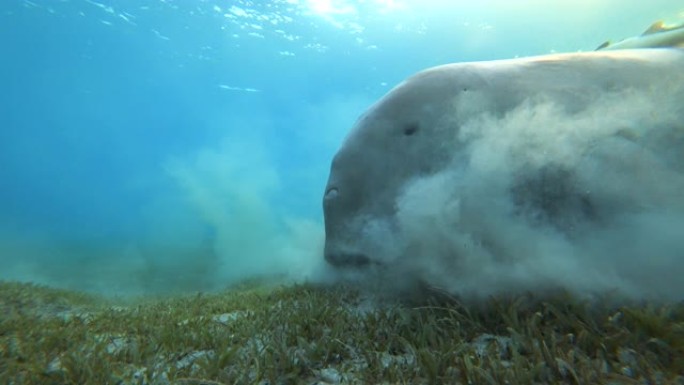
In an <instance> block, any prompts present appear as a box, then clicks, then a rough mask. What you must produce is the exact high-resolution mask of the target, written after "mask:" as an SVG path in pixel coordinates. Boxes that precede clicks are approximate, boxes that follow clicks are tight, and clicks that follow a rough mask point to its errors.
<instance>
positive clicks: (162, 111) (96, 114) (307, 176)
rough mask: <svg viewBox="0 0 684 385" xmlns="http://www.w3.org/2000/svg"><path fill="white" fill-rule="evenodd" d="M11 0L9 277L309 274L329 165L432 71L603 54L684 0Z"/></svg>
mask: <svg viewBox="0 0 684 385" xmlns="http://www.w3.org/2000/svg"><path fill="white" fill-rule="evenodd" d="M512 3H513V2H508V1H504V0H490V1H484V2H477V4H471V3H468V2H459V1H451V2H450V1H441V2H440V1H433V2H429V1H418V0H415V1H401V0H396V1H391V0H385V1H379V0H378V1H333V0H329V1H313V0H311V1H303V0H300V1H297V0H289V1H269V2H267V1H219V0H213V1H208V0H206V1H205V0H182V1H181V0H177V1H172V0H120V1H115V0H108V1H107V0H102V1H99V2H98V1H90V0H32V1H29V0H5V1H3V2H1V3H0V47H1V49H2V54H1V55H2V56H0V85H2V89H3V92H2V93H0V106H1V107H0V278H1V279H20V280H29V281H37V282H42V283H49V284H53V285H58V286H65V287H71V288H78V289H88V290H97V291H115V292H116V291H133V292H135V291H141V290H142V291H168V290H180V291H183V290H197V289H207V288H216V287H221V286H222V285H225V284H227V283H230V282H234V281H236V280H239V279H242V278H245V277H250V276H253V275H261V274H270V273H276V274H280V275H286V276H287V275H292V276H295V277H307V276H309V275H311V274H316V268H314V267H313V266H315V265H317V264H319V263H320V262H321V260H322V257H321V256H320V246H321V242H322V211H321V204H320V201H321V196H322V191H323V186H324V185H325V181H326V178H327V173H328V168H329V162H330V160H331V158H332V156H333V155H334V153H335V151H336V149H337V147H338V146H339V144H340V142H341V141H342V139H343V137H344V135H345V133H346V132H347V130H348V129H349V128H350V127H351V125H352V124H353V123H354V121H355V119H356V118H357V116H358V115H359V114H360V113H362V112H363V110H364V109H365V108H367V107H368V106H369V105H370V104H371V103H372V102H373V101H374V100H376V99H377V98H379V97H380V96H382V95H383V94H384V93H385V92H387V91H388V90H389V89H390V88H391V87H392V86H393V85H395V84H397V83H398V82H400V81H401V80H402V79H404V78H405V77H407V76H409V75H411V74H412V73H414V72H416V71H419V70H421V69H424V68H427V67H430V66H434V65H439V64H444V63H449V62H458V61H471V60H490V59H502V58H510V57H515V56H528V55H536V54H545V53H549V52H564V51H579V50H592V49H594V48H595V47H596V46H598V45H599V44H600V43H602V42H603V41H605V40H607V39H614V40H615V39H618V40H619V39H620V38H624V37H628V36H632V35H635V34H638V33H640V32H641V31H643V30H644V29H645V28H646V27H647V26H648V25H650V24H651V23H652V22H654V21H655V20H658V19H662V18H673V17H678V15H680V14H681V12H682V11H683V10H684V9H683V8H682V6H681V3H680V2H679V1H665V0H660V1H648V2H646V1H640V2H638V1H634V0H629V1H621V2H617V1H588V0H587V1H569V0H568V1H559V2H554V5H553V6H548V5H545V4H546V2H541V1H534V0H528V1H520V2H516V3H515V5H512Z"/></svg>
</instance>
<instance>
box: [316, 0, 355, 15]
mask: <svg viewBox="0 0 684 385" xmlns="http://www.w3.org/2000/svg"><path fill="white" fill-rule="evenodd" d="M308 3H309V9H310V10H311V11H313V12H314V13H317V14H320V15H331V14H335V15H340V14H348V13H354V12H356V8H355V7H354V5H352V4H351V3H350V2H349V1H346V0H308Z"/></svg>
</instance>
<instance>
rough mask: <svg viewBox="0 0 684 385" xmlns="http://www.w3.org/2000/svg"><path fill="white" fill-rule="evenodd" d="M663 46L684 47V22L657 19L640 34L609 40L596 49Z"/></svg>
mask: <svg viewBox="0 0 684 385" xmlns="http://www.w3.org/2000/svg"><path fill="white" fill-rule="evenodd" d="M662 47H678V48H684V23H683V24H679V25H666V24H665V23H664V22H663V21H657V22H655V23H653V24H652V25H651V26H650V27H648V29H647V30H646V31H644V33H642V34H641V35H640V36H635V37H630V38H628V39H625V40H622V41H619V42H617V43H614V44H613V43H611V42H610V41H607V42H605V43H603V44H601V45H600V46H598V48H596V51H601V50H614V49H632V48H662Z"/></svg>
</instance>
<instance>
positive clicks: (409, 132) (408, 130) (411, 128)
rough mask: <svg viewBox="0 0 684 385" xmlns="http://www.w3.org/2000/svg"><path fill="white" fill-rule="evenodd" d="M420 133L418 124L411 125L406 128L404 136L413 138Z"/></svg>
mask: <svg viewBox="0 0 684 385" xmlns="http://www.w3.org/2000/svg"><path fill="white" fill-rule="evenodd" d="M417 131H418V123H411V124H409V125H407V126H406V127H404V135H406V136H411V135H413V134H415V133H416V132H417Z"/></svg>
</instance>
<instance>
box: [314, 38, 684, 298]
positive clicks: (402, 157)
mask: <svg viewBox="0 0 684 385" xmlns="http://www.w3.org/2000/svg"><path fill="white" fill-rule="evenodd" d="M323 210H324V222H325V250H324V255H325V259H326V260H327V262H329V263H330V264H332V265H334V266H338V267H340V266H345V267H367V266H386V267H387V266H392V265H395V264H400V263H409V264H411V265H412V266H418V265H420V261H421V260H425V259H429V260H430V265H429V268H428V267H425V266H423V267H422V270H421V271H423V274H430V273H429V272H426V271H427V270H431V271H433V273H435V272H438V274H441V275H443V278H444V279H443V280H446V281H448V282H456V281H458V280H459V279H460V280H467V279H468V277H469V276H470V277H478V274H490V275H491V274H494V273H492V270H491V266H492V265H488V266H489V267H484V265H481V264H479V263H480V261H483V260H486V261H489V262H492V263H494V264H499V265H500V266H503V267H502V269H503V270H501V271H505V272H506V273H505V274H503V273H502V274H503V275H502V280H505V279H508V280H509V281H515V280H516V279H518V280H522V279H523V278H521V277H523V276H525V277H527V276H528V275H526V274H527V273H526V272H528V271H530V269H532V270H534V269H538V268H540V267H539V266H540V265H543V264H544V263H546V262H544V261H547V260H550V259H548V258H550V255H553V256H554V259H553V261H554V262H553V267H549V268H550V269H555V268H556V266H560V265H559V264H566V265H568V266H570V265H572V266H574V268H576V269H578V270H579V269H583V270H586V269H589V270H592V269H593V270H597V271H598V270H601V272H600V273H597V274H602V275H605V276H610V273H609V272H610V271H612V272H613V276H615V277H616V278H615V282H617V281H620V282H622V281H626V282H627V281H628V283H630V282H631V283H634V282H637V283H636V284H634V285H636V286H638V285H639V283H641V282H643V280H641V281H639V280H640V279H641V278H638V279H637V278H635V279H637V281H634V280H632V281H630V279H631V278H629V277H632V276H633V275H634V274H633V273H634V270H641V271H642V272H644V271H645V272H649V270H648V269H649V268H650V267H649V265H648V263H645V262H644V261H648V260H649V258H651V260H653V254H656V253H658V255H660V256H662V258H664V259H666V260H667V262H663V261H662V260H659V261H658V262H657V263H656V264H657V266H658V267H653V266H651V267H652V271H651V272H652V273H653V275H654V276H653V277H650V278H649V279H653V280H658V279H661V280H666V278H667V277H665V276H662V274H661V273H663V270H665V271H667V270H668V269H664V268H662V267H661V265H663V264H666V263H676V264H677V265H670V269H669V270H670V271H672V270H674V271H675V272H676V273H678V274H679V273H684V271H682V266H684V230H680V229H684V50H681V49H676V48H660V49H638V50H637V49H635V50H619V51H595V52H585V53H566V54H553V55H544V56H537V57H529V58H518V59H510V60H496V61H486V62H470V63H457V64H448V65H442V66H439V67H435V68H431V69H427V70H424V71H422V72H420V73H418V74H416V75H414V76H412V77H410V78H408V79H407V80H405V81H404V82H402V83H401V84H399V85H397V86H396V87H394V88H393V89H392V90H391V91H389V92H388V93H387V94H386V95H385V96H384V97H382V98H381V99H380V100H379V101H377V102H376V103H375V104H374V105H372V106H371V107H370V108H369V109H368V110H367V111H366V112H365V113H364V114H363V115H362V116H361V117H360V118H359V119H358V120H357V122H356V123H355V125H354V127H353V128H352V129H351V131H350V132H349V134H348V135H347V137H346V138H345V140H344V142H343V144H342V146H341V147H340V148H339V151H338V152H337V153H336V154H335V156H334V158H333V160H332V165H331V169H330V175H329V179H328V182H327V186H326V188H325V192H324V197H323ZM637 239H639V243H634V242H636V240H637ZM617 254H619V255H620V257H619V258H618V257H616V255H617ZM615 258H617V259H620V258H622V259H621V262H620V265H621V266H622V267H624V271H623V270H620V266H618V268H617V270H615V271H613V270H610V269H611V268H613V267H615V265H616V264H615V263H614V259H615ZM668 258H669V259H668ZM673 261H674V262H673ZM549 263H550V262H549ZM644 263H645V264H644ZM654 263H655V262H654ZM627 266H629V268H628V267H627ZM635 266H640V267H639V269H637V268H636V267H635ZM416 269H418V270H420V269H421V268H419V267H417V268H416ZM426 269H427V270H426ZM568 269H570V267H568ZM497 271H499V270H497ZM501 271H499V272H500V273H501ZM535 271H536V270H535ZM513 272H516V273H515V274H514V273H513ZM509 273H510V274H509ZM537 273H538V275H544V274H545V273H540V272H536V273H535V274H537ZM586 274H591V273H586ZM630 274H631V275H630ZM667 274H668V273H667V272H666V273H665V275H667ZM504 276H505V277H504ZM625 277H627V278H625ZM546 278H548V280H557V279H558V276H557V275H554V274H551V275H548V276H546ZM473 279H475V278H473ZM562 279H563V278H562V277H561V280H562ZM573 279H574V278H573ZM677 279H679V278H677ZM446 281H445V282H446ZM649 282H650V281H649ZM442 283H444V282H442ZM613 283H614V282H613ZM606 284H608V283H606ZM636 286H635V287H636ZM680 286H681V285H680ZM637 289H639V287H636V289H635V290H637Z"/></svg>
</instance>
